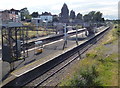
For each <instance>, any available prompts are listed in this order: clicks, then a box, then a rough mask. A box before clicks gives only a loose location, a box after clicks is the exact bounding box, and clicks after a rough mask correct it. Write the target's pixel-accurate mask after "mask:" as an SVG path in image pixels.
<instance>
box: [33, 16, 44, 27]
mask: <svg viewBox="0 0 120 88" xmlns="http://www.w3.org/2000/svg"><path fill="white" fill-rule="evenodd" d="M31 23H33V24H34V25H36V26H41V25H42V20H41V18H32V19H31Z"/></svg>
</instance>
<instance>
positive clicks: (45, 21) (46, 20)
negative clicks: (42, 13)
mask: <svg viewBox="0 0 120 88" xmlns="http://www.w3.org/2000/svg"><path fill="white" fill-rule="evenodd" d="M43 22H44V23H45V24H46V27H45V31H46V34H47V23H48V19H45V20H44V21H43Z"/></svg>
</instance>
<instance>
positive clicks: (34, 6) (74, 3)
mask: <svg viewBox="0 0 120 88" xmlns="http://www.w3.org/2000/svg"><path fill="white" fill-rule="evenodd" d="M118 1H119V0H106V1H105V0H99V1H98V0H1V2H0V9H11V8H15V9H18V10H20V9H22V8H24V7H27V8H28V10H29V11H30V13H32V12H34V11H38V12H39V13H41V12H44V11H48V12H51V13H53V14H59V13H60V11H61V8H62V6H63V4H64V3H66V4H67V5H68V8H69V10H74V11H75V12H76V14H77V13H78V12H80V13H82V14H86V13H88V12H89V11H91V10H94V11H101V12H103V15H104V16H105V17H107V16H109V17H111V19H112V18H117V15H118Z"/></svg>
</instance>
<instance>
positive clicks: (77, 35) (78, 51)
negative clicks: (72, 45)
mask: <svg viewBox="0 0 120 88" xmlns="http://www.w3.org/2000/svg"><path fill="white" fill-rule="evenodd" d="M76 44H77V46H78V45H79V44H78V29H77V28H76ZM78 56H79V58H80V59H81V54H80V51H79V50H78Z"/></svg>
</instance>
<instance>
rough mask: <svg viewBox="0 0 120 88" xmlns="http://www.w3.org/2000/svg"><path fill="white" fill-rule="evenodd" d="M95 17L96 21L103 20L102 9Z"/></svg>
mask: <svg viewBox="0 0 120 88" xmlns="http://www.w3.org/2000/svg"><path fill="white" fill-rule="evenodd" d="M94 19H95V21H96V22H101V21H102V13H101V12H100V11H98V12H96V13H95V16H94Z"/></svg>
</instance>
